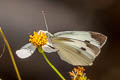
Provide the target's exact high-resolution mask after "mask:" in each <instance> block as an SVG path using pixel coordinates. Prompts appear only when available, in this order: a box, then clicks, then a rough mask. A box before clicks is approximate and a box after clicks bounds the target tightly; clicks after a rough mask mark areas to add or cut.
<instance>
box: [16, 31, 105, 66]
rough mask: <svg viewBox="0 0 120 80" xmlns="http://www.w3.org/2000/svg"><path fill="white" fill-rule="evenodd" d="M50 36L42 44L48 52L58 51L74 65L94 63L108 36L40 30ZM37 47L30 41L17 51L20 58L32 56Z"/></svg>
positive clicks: (64, 59)
mask: <svg viewBox="0 0 120 80" xmlns="http://www.w3.org/2000/svg"><path fill="white" fill-rule="evenodd" d="M39 32H44V33H46V34H47V36H49V38H48V43H47V44H46V45H44V46H42V49H43V50H44V51H45V52H46V53H52V52H57V53H58V55H59V56H60V58H61V59H62V60H63V61H65V62H67V63H69V64H72V65H82V66H87V65H92V63H93V61H94V60H95V58H96V57H97V56H98V55H99V53H100V50H101V48H102V46H103V45H104V44H105V42H106V40H107V37H106V36H105V35H103V34H101V33H97V32H91V31H62V32H57V33H55V34H54V35H52V34H51V33H49V32H48V31H43V30H40V31H39ZM35 50H36V47H35V46H34V45H33V44H31V43H28V44H26V45H24V46H23V47H21V49H19V50H17V51H16V54H17V56H18V57H20V58H28V57H29V56H31V55H32V54H33V53H34V51H35Z"/></svg>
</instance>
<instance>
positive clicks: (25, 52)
mask: <svg viewBox="0 0 120 80" xmlns="http://www.w3.org/2000/svg"><path fill="white" fill-rule="evenodd" d="M16 54H17V56H18V57H19V58H22V59H24V58H28V57H29V56H31V55H32V54H31V52H30V51H29V50H27V49H20V50H17V51H16Z"/></svg>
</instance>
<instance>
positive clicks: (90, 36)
mask: <svg viewBox="0 0 120 80" xmlns="http://www.w3.org/2000/svg"><path fill="white" fill-rule="evenodd" d="M54 36H55V37H67V38H72V39H77V40H81V41H86V42H89V43H91V44H93V45H95V46H97V47H98V48H101V47H102V46H103V45H104V44H105V42H106V40H107V37H106V36H105V35H103V34H101V33H97V32H91V31H63V32H57V33H55V34H54Z"/></svg>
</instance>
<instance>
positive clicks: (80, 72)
mask: <svg viewBox="0 0 120 80" xmlns="http://www.w3.org/2000/svg"><path fill="white" fill-rule="evenodd" d="M84 71H85V69H84V67H80V66H78V67H77V68H74V69H73V70H72V72H69V75H70V76H71V77H72V80H88V79H87V76H86V74H85V73H84Z"/></svg>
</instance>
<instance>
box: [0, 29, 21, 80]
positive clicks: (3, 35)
mask: <svg viewBox="0 0 120 80" xmlns="http://www.w3.org/2000/svg"><path fill="white" fill-rule="evenodd" d="M0 33H1V35H2V37H3V40H4V42H5V44H6V46H7V48H8V51H9V53H10V57H11V59H12V63H13V66H14V69H15V71H16V74H17V77H18V80H22V79H21V76H20V73H19V70H18V68H17V65H16V62H15V59H14V56H13V53H12V50H11V48H10V45H9V43H8V41H7V38H6V36H5V34H4V33H3V31H2V29H1V27H0Z"/></svg>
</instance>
